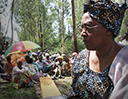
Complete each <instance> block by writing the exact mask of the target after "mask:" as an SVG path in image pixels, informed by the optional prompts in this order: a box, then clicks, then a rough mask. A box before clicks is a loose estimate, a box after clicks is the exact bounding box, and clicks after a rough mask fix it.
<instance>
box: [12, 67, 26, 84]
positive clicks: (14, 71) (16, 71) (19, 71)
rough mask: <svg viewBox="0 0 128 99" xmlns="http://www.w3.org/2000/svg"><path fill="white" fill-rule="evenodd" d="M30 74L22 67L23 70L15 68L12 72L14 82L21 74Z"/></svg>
mask: <svg viewBox="0 0 128 99" xmlns="http://www.w3.org/2000/svg"><path fill="white" fill-rule="evenodd" d="M27 72H28V69H27V68H26V67H24V66H22V69H19V68H18V67H17V66H16V67H14V68H13V70H12V81H13V82H14V79H15V78H16V76H17V75H19V74H25V73H27Z"/></svg>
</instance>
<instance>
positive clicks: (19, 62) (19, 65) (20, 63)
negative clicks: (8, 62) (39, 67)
mask: <svg viewBox="0 0 128 99" xmlns="http://www.w3.org/2000/svg"><path fill="white" fill-rule="evenodd" d="M22 64H23V62H22V60H21V59H17V66H18V67H19V68H20V69H21V67H22Z"/></svg>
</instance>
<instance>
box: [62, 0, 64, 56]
mask: <svg viewBox="0 0 128 99" xmlns="http://www.w3.org/2000/svg"><path fill="white" fill-rule="evenodd" d="M63 53H64V0H62V52H61V54H63Z"/></svg>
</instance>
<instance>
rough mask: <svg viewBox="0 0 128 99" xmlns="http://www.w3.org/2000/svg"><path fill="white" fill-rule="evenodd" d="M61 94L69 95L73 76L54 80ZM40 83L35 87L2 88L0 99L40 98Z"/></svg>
mask: <svg viewBox="0 0 128 99" xmlns="http://www.w3.org/2000/svg"><path fill="white" fill-rule="evenodd" d="M54 82H55V84H56V85H57V87H58V89H59V91H60V93H61V95H68V90H69V88H70V85H71V77H65V78H64V79H58V80H54ZM39 98H41V95H40V84H39V83H38V84H36V85H35V86H34V87H29V88H27V87H24V88H20V89H14V88H8V89H0V99H39Z"/></svg>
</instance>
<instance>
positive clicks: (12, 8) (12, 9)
mask: <svg viewBox="0 0 128 99" xmlns="http://www.w3.org/2000/svg"><path fill="white" fill-rule="evenodd" d="M14 2H15V0H13V1H12V7H11V28H12V37H11V43H10V45H12V43H13V11H14Z"/></svg>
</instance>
